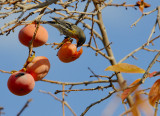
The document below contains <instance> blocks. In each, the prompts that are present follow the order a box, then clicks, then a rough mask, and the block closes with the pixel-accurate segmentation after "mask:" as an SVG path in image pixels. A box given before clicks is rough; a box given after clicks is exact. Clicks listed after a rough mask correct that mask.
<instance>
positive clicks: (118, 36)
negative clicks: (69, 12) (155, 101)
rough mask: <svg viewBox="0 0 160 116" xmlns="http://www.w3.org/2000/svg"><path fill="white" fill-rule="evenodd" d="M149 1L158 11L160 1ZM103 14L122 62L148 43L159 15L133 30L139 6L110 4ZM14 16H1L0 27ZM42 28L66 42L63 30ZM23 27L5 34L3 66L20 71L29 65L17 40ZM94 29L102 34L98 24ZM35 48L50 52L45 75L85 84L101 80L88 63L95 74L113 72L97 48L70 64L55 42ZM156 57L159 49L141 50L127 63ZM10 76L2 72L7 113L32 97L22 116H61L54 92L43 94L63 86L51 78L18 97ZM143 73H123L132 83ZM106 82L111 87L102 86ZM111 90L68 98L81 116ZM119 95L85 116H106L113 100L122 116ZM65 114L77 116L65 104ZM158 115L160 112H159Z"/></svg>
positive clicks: (54, 38)
mask: <svg viewBox="0 0 160 116" xmlns="http://www.w3.org/2000/svg"><path fill="white" fill-rule="evenodd" d="M122 1H124V0H122ZM135 2H136V1H131V2H130V0H127V3H128V4H134V3H135ZM145 2H147V3H149V4H151V7H150V8H147V9H145V10H144V12H147V11H150V10H153V9H154V8H155V7H156V6H158V5H160V0H152V2H151V1H150V0H145ZM115 3H116V1H115ZM118 3H122V2H118ZM52 7H54V6H52ZM102 13H103V21H104V25H105V27H106V31H107V34H108V37H109V40H110V42H113V44H112V45H111V48H112V49H113V52H114V56H115V58H116V60H117V62H118V61H120V60H121V59H122V58H123V57H124V56H125V55H127V54H128V53H130V52H131V51H133V50H134V49H136V48H138V47H139V46H141V45H142V44H143V43H145V42H146V41H147V39H148V37H149V35H150V32H151V29H152V27H153V25H154V23H155V17H156V16H157V11H156V12H154V13H152V14H150V15H148V16H145V17H143V19H142V20H141V21H140V22H139V23H138V24H137V26H136V27H133V28H130V26H131V25H132V23H133V22H134V21H136V20H137V19H138V18H139V17H140V16H141V12H140V11H139V10H135V9H133V8H128V10H126V9H125V8H123V7H107V8H105V9H104V10H103V12H102ZM49 16H53V14H52V15H47V16H46V17H47V18H43V20H45V19H49V18H48V17H49ZM13 18H14V16H13V17H12V18H11V17H10V18H8V19H6V20H2V19H1V23H0V26H2V24H3V23H4V22H7V21H9V20H11V19H13ZM43 26H44V27H45V28H46V29H47V31H48V34H49V39H48V42H47V43H52V42H60V41H62V40H63V38H64V36H60V34H59V32H58V31H57V30H56V29H55V28H53V27H51V26H49V25H43ZM78 26H80V27H82V25H81V24H79V25H78ZM22 27H23V26H19V27H18V28H16V29H15V32H14V33H11V34H10V35H8V36H5V35H3V36H0V44H1V45H0V53H1V56H0V57H1V58H0V69H1V70H5V71H11V70H19V69H21V68H22V67H23V64H24V63H25V60H26V58H27V55H28V48H26V47H25V46H23V45H22V44H20V42H19V41H18V32H19V30H20V29H21V28H22ZM94 29H95V30H97V31H98V32H99V30H98V28H97V26H96V25H95V27H94ZM84 32H85V34H86V37H87V41H86V43H88V41H89V37H90V34H89V31H88V30H85V31H84ZM158 34H159V30H158V27H157V28H156V33H155V34H153V37H156V36H157V35H158ZM96 39H97V38H96ZM74 42H75V41H74ZM97 42H98V45H99V47H100V48H102V47H103V46H102V45H101V42H99V40H98V39H97ZM154 44H155V46H148V48H151V49H160V47H159V46H160V41H159V40H156V41H155V42H154ZM34 51H36V56H46V57H47V58H48V59H49V61H50V63H51V68H50V71H49V73H48V75H47V76H46V77H45V79H48V80H54V81H62V82H81V81H91V80H96V78H94V77H92V78H90V75H92V73H91V72H90V71H89V70H88V67H90V68H91V69H92V70H93V71H94V72H95V73H96V74H100V75H107V76H108V75H111V74H112V72H109V71H107V72H106V71H104V69H105V68H106V67H108V66H109V65H110V63H109V62H108V60H106V59H105V58H104V57H102V56H100V55H98V56H95V51H92V50H91V49H90V48H86V47H83V54H82V55H81V57H80V58H79V59H77V60H76V61H74V62H71V63H62V62H61V61H60V60H59V59H58V57H57V56H56V54H57V51H58V50H54V49H53V48H51V46H45V45H44V46H41V47H39V48H34ZM103 52H105V51H103ZM155 55H156V53H152V52H146V51H144V50H141V51H139V52H137V53H136V54H135V56H136V57H137V58H138V60H134V59H133V58H129V59H127V60H126V61H124V62H126V63H130V64H134V65H137V66H139V67H141V68H143V69H147V67H148V65H149V63H150V62H151V60H152V59H153V58H154V56H155ZM159 66H160V64H159V63H156V64H155V65H154V66H153V67H152V69H151V72H152V71H155V70H159ZM9 76H10V74H5V73H0V77H1V79H0V86H1V87H0V91H1V99H0V106H2V107H4V110H3V111H4V112H5V115H6V116H14V115H16V114H17V113H18V112H19V111H20V109H21V108H22V107H23V105H24V104H25V103H26V101H27V100H28V99H30V98H32V99H33V101H32V102H31V103H30V104H29V107H28V108H26V110H25V111H24V112H23V113H22V116H29V115H30V116H44V115H45V116H62V104H61V103H60V102H58V101H56V100H54V99H53V98H52V97H51V96H49V95H47V94H43V93H40V92H39V90H44V91H47V92H52V93H54V92H55V91H56V90H61V89H62V86H60V85H55V84H50V83H46V82H36V84H35V88H34V90H33V91H32V92H31V93H29V94H28V95H26V96H15V95H13V94H12V93H11V92H10V91H9V90H8V88H7V80H8V78H9ZM142 76H143V75H142V74H123V77H124V79H125V80H127V83H128V84H130V83H132V82H133V81H134V80H135V79H137V78H141V77H142ZM157 78H158V77H157ZM157 78H153V79H152V78H151V79H147V80H146V81H145V83H144V84H143V85H142V88H148V87H151V86H152V85H153V83H154V82H155V81H156V79H157ZM97 86H99V84H94V85H88V86H84V85H82V86H74V87H73V88H74V89H81V88H95V87H97ZM101 86H106V85H105V84H101ZM116 87H118V85H116ZM68 88H69V86H66V89H68ZM109 91H111V90H110V89H107V90H106V89H105V90H103V91H101V90H100V91H84V92H70V93H69V94H68V96H65V100H66V101H67V102H68V104H69V105H70V106H71V107H72V109H73V110H74V111H75V112H76V114H77V116H79V115H80V114H81V113H82V112H83V111H84V110H85V108H86V107H87V106H88V105H90V104H91V103H93V102H95V101H97V100H99V99H101V98H103V97H105V96H107V95H108V92H109ZM56 96H57V97H58V98H62V97H61V96H62V95H61V93H59V94H57V95H56ZM115 96H116V94H114V95H113V97H111V98H109V99H108V100H105V101H104V102H102V103H100V104H98V105H95V106H93V107H92V108H91V109H90V110H89V111H88V112H87V114H86V116H106V112H107V111H110V110H111V109H112V108H111V107H107V106H108V104H110V105H111V106H112V105H114V104H113V103H115V102H113V103H112V101H117V102H116V103H117V104H118V105H117V109H116V111H115V112H114V114H112V116H118V115H120V114H121V113H123V112H124V107H122V106H123V105H120V104H121V101H120V99H119V98H117V99H116V98H115ZM116 103H115V104H116ZM119 103H120V104H119ZM106 108H107V109H106ZM108 108H109V109H108ZM65 114H66V116H72V113H71V112H70V111H69V110H68V109H67V108H66V107H65ZM107 114H108V112H107ZM158 114H160V112H159V111H158Z"/></svg>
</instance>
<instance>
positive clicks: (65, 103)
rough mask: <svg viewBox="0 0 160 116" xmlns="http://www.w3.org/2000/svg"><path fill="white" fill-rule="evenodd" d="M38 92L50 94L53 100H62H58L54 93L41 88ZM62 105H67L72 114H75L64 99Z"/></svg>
mask: <svg viewBox="0 0 160 116" xmlns="http://www.w3.org/2000/svg"><path fill="white" fill-rule="evenodd" d="M39 92H41V93H45V94H49V95H51V96H52V97H53V98H54V99H55V100H57V101H59V102H61V103H62V102H63V101H62V100H60V99H59V98H57V97H56V96H55V95H53V94H52V93H51V92H46V91H42V90H39ZM64 105H65V106H67V108H68V109H69V110H70V111H71V112H72V113H73V115H74V116H77V115H76V113H75V112H74V111H73V110H72V108H71V107H70V106H69V104H68V103H67V102H66V101H64Z"/></svg>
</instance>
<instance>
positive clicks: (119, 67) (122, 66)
mask: <svg viewBox="0 0 160 116" xmlns="http://www.w3.org/2000/svg"><path fill="white" fill-rule="evenodd" d="M108 70H109V71H114V72H123V73H145V70H144V69H142V68H139V67H137V66H136V65H131V64H127V63H119V64H116V65H112V66H109V67H107V68H106V69H105V71H108Z"/></svg>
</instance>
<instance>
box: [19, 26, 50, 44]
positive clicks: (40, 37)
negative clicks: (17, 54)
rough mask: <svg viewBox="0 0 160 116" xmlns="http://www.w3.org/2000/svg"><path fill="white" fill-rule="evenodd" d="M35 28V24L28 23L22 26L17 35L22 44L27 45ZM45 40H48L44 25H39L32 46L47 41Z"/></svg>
mask: <svg viewBox="0 0 160 116" xmlns="http://www.w3.org/2000/svg"><path fill="white" fill-rule="evenodd" d="M35 29H36V24H29V25H26V26H25V27H23V28H22V29H21V30H20V32H19V35H18V36H19V41H20V42H21V43H22V44H23V45H25V46H28V45H29V42H30V41H31V40H32V37H33V35H34V32H35ZM47 40H48V32H47V30H46V29H45V28H44V27H42V26H41V25H40V26H39V28H38V31H37V33H36V37H35V40H34V42H33V47H39V46H42V45H44V44H45V43H46V42H47Z"/></svg>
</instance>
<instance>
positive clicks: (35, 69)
mask: <svg viewBox="0 0 160 116" xmlns="http://www.w3.org/2000/svg"><path fill="white" fill-rule="evenodd" d="M49 69H50V62H49V60H48V58H46V57H45V56H37V57H35V58H34V59H33V60H32V61H31V62H30V63H29V64H28V65H27V67H26V72H27V73H30V74H31V75H32V76H33V78H34V80H35V81H39V80H42V79H43V78H44V77H45V76H46V75H47V74H48V72H49Z"/></svg>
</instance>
